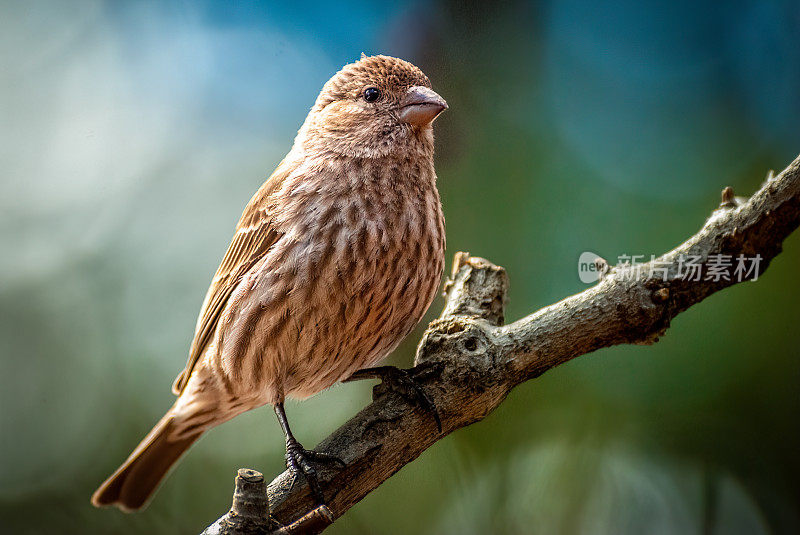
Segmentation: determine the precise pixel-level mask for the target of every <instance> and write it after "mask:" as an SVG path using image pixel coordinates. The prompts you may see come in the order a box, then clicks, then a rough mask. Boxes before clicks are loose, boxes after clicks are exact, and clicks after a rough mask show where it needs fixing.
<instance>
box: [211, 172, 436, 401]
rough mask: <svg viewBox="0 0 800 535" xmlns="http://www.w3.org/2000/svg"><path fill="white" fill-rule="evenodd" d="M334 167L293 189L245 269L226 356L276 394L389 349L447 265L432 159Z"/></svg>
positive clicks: (331, 379) (324, 380) (320, 381)
mask: <svg viewBox="0 0 800 535" xmlns="http://www.w3.org/2000/svg"><path fill="white" fill-rule="evenodd" d="M427 170H429V173H430V176H421V175H422V173H423V171H427ZM341 173H344V176H343V175H342V174H341ZM347 173H361V176H348V174H347ZM364 173H367V174H368V175H367V178H366V179H365V177H364ZM414 173H416V174H414ZM327 179H328V180H329V181H330V182H327V183H325V182H322V181H319V180H316V183H314V182H315V181H314V180H311V181H308V180H307V181H305V182H303V183H300V184H297V185H296V186H294V187H293V188H292V187H287V188H286V189H285V191H284V193H285V194H286V197H285V198H284V199H282V201H283V204H282V206H281V207H280V209H279V210H280V215H281V217H280V218H279V224H280V227H279V230H280V233H281V238H280V239H279V240H278V241H277V242H276V243H275V245H274V246H273V247H272V248H271V249H270V251H269V252H268V253H267V255H266V256H265V258H264V260H263V261H262V262H261V263H260V264H259V266H258V268H257V270H256V271H255V272H254V273H252V274H251V276H250V277H249V278H248V280H247V281H245V282H246V283H247V284H248V285H249V286H248V288H249V289H248V290H247V296H246V298H245V299H244V300H243V302H242V303H241V305H240V306H239V307H238V310H236V311H233V314H235V318H234V319H233V321H232V322H230V325H231V331H232V333H235V334H234V335H233V336H225V337H224V338H227V339H228V340H231V341H232V343H225V344H224V345H223V348H222V351H223V355H222V356H223V361H227V362H228V364H229V366H230V368H231V369H232V370H234V369H236V370H239V373H240V374H243V375H244V376H245V377H243V378H242V377H240V378H238V379H240V380H241V379H244V380H250V381H253V382H256V383H258V384H260V385H263V387H264V388H265V390H266V391H268V392H270V397H271V400H272V398H274V399H278V398H282V397H283V396H286V395H292V396H294V397H306V396H308V395H311V394H314V393H316V392H318V391H320V390H322V389H324V388H327V387H329V386H331V385H332V384H333V383H335V382H336V381H339V380H341V379H342V378H344V377H346V376H348V375H349V374H351V373H352V372H354V371H356V370H358V369H360V368H363V367H366V366H369V365H371V364H373V363H374V362H375V361H377V360H379V359H380V358H382V357H384V356H386V354H387V353H389V352H390V351H391V350H392V349H394V348H395V347H396V346H397V344H398V343H399V342H400V341H401V340H402V339H403V338H404V337H405V336H406V335H407V334H408V333H409V332H410V330H411V329H413V327H414V326H415V325H416V324H417V323H418V322H419V320H420V319H421V318H422V316H423V315H424V313H425V311H426V310H427V308H428V306H429V305H430V303H431V301H432V300H433V298H434V296H435V294H436V290H437V288H438V286H439V282H440V278H441V273H442V270H443V267H444V246H445V242H444V239H445V238H444V219H443V216H442V211H441V205H440V201H439V195H438V192H437V191H436V187H435V176H434V175H433V169H432V166H430V167H429V168H427V169H426V168H421V166H414V165H411V166H410V167H408V168H398V167H389V168H381V169H372V170H370V169H365V168H364V167H363V166H362V167H360V168H358V169H352V168H344V169H343V170H340V174H338V175H337V174H336V173H330V176H328V177H327Z"/></svg>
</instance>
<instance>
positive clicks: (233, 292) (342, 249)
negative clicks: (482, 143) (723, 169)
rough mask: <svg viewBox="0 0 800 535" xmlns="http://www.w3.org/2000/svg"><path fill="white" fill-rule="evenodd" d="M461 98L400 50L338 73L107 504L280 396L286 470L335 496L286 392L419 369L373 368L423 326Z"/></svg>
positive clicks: (103, 495) (151, 482)
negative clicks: (436, 130) (454, 106)
mask: <svg viewBox="0 0 800 535" xmlns="http://www.w3.org/2000/svg"><path fill="white" fill-rule="evenodd" d="M447 108H448V105H447V102H446V101H445V100H444V99H443V98H442V97H441V96H440V95H439V94H437V93H436V92H435V91H434V90H433V89H432V87H431V83H430V80H429V79H428V77H427V76H426V75H425V74H424V73H423V72H422V71H421V70H420V69H419V68H418V67H416V66H415V65H413V64H412V63H410V62H408V61H405V60H402V59H399V58H395V57H391V56H386V55H376V56H366V55H364V54H362V56H361V58H360V59H359V60H357V61H355V62H353V63H350V64H348V65H345V66H344V67H342V69H341V70H339V71H338V72H337V73H336V74H335V75H333V77H331V78H330V79H329V80H328V81H327V82H326V83H325V84H324V86H323V87H322V90H321V92H320V93H319V96H318V97H317V99H316V101H315V103H314V105H313V106H312V107H311V109H310V111H309V113H308V115H307V117H306V119H305V121H304V122H303V124H302V126H301V127H300V129H299V130H298V132H297V136H296V137H295V139H294V143H293V145H292V147H291V150H290V151H289V152H288V154H287V155H286V156H285V158H284V159H283V160H282V161H281V162H280V164H279V165H278V166H277V168H276V169H275V171H274V172H273V173H272V175H270V177H269V178H268V179H267V180H266V181H265V182H264V184H263V185H262V186H261V187H260V188H259V189H258V191H257V192H256V193H255V194H254V195H253V197H252V198H251V199H250V201H249V203H248V204H247V205H246V207H245V209H244V211H243V213H242V216H241V218H240V219H239V222H238V224H237V226H236V229H235V234H234V236H233V238H232V240H231V242H230V245H229V247H228V249H227V252H226V253H225V255H224V257H223V259H222V262H221V263H220V265H219V268H218V269H217V271H216V273H215V275H214V277H213V280H212V282H211V285H210V288H209V289H208V292H207V294H206V296H205V300H204V302H203V305H202V308H201V312H200V314H199V317H198V320H197V324H196V328H195V333H194V338H193V340H192V343H191V346H190V349H189V359H188V362H187V364H186V367H185V369H184V370H183V371H182V372H181V373H180V374H179V375H178V377H177V379H176V380H175V382H174V384H173V388H172V390H173V393H174V394H176V395H177V399H176V400H175V403H174V404H173V405H172V407H171V408H170V409H169V410H168V411H167V413H166V414H165V415H164V417H163V418H162V419H161V420H160V421H159V422H158V423H157V424H156V425H155V426H154V427H153V429H152V430H151V431H150V433H149V434H148V435H147V436H146V437H145V438H144V439H143V440H142V441H141V443H140V444H139V445H138V446H137V447H136V448H135V449H134V450H133V452H132V453H131V454H130V456H129V457H128V458H127V460H125V462H124V463H123V464H122V465H121V466H120V467H119V468H118V469H117V470H116V471H115V472H114V473H113V474H112V475H111V476H110V477H109V478H108V479H107V480H106V481H105V482H104V483H102V485H100V487H99V488H98V489H97V491H96V492H95V493H94V494H93V496H92V499H91V501H92V503H93V504H94V505H95V506H97V507H101V506H116V507H118V508H119V509H121V510H122V511H125V512H131V511H135V510H137V509H141V508H142V507H144V506H145V505H147V503H148V502H149V500H150V498H151V496H152V494H153V493H154V492H155V490H156V489H157V487H158V486H159V484H160V482H161V481H162V480H163V478H164V477H165V476H166V474H167V473H168V472H169V470H170V469H171V467H172V466H173V465H174V464H175V463H176V462H177V461H178V459H179V458H180V457H181V456H182V455H183V454H184V453H185V452H186V450H188V449H189V447H190V446H191V445H192V444H193V443H194V442H196V441H197V439H198V438H199V437H200V436H201V435H202V434H203V433H205V432H206V431H208V430H209V429H211V428H213V427H215V426H217V425H220V424H222V423H223V422H225V421H228V420H230V419H231V418H233V417H235V416H237V415H239V414H241V413H243V412H245V411H248V410H252V409H255V408H258V407H262V406H264V405H267V404H269V405H272V407H273V409H274V411H275V414H276V416H277V419H278V422H279V424H280V427H281V429H282V431H283V434H284V439H285V442H286V465H287V468H288V469H289V470H290V471H291V472H292V473H293V474H294V475H295V480H296V479H297V477H303V478H305V480H306V481H307V483H308V485H309V487H310V490H311V491H312V493H313V494H314V496H315V498H316V499H317V501H319V502H324V496H323V495H322V492H321V490H320V487H319V484H318V482H317V478H316V470H315V468H314V463H328V462H334V463H337V464H344V463H343V462H342V461H341V460H340V459H336V458H335V457H331V456H330V455H326V454H323V453H318V452H314V451H313V450H307V449H305V448H304V447H303V446H302V445H301V444H300V443H299V442H298V441H297V439H296V438H295V436H294V434H293V432H292V430H291V428H290V426H289V422H288V419H287V416H286V412H285V409H284V402H285V400H286V399H287V398H289V399H305V398H308V397H309V396H312V395H314V394H317V393H319V392H321V391H323V390H325V389H327V388H329V387H331V386H333V385H334V384H336V383H337V382H340V381H347V380H355V379H361V378H383V379H385V380H387V381H388V380H390V379H392V377H394V378H395V379H397V378H398V377H399V378H400V379H401V380H400V381H399V382H400V383H403V382H404V381H405V382H406V383H407V382H408V381H409V375H408V374H407V373H405V370H399V369H397V368H394V367H391V366H374V365H375V364H377V363H378V362H379V361H381V360H382V359H384V358H385V357H386V356H387V355H388V354H389V353H390V352H391V351H393V350H394V349H395V348H396V347H397V346H398V345H399V343H400V342H401V341H402V340H403V339H404V338H405V337H406V336H407V335H408V334H409V333H410V332H411V331H412V329H413V328H414V327H415V326H416V325H417V324H418V323H419V322H420V320H421V319H422V317H423V315H424V314H425V312H426V311H427V309H428V307H429V306H430V304H431V302H432V301H433V299H434V297H435V296H436V294H437V291H438V288H439V285H440V282H441V277H442V272H443V268H444V251H445V224H444V215H443V212H442V206H441V200H440V196H439V192H438V189H437V186H436V181H437V177H436V172H435V170H434V158H433V154H434V135H433V122H434V120H435V119H436V118H437V117H438V116H439V115H440V114H441V113H442V112H443V111H444V110H445V109H447ZM411 381H412V382H413V380H411ZM412 387H414V388H416V389H417V394H415V395H414V396H415V397H416V399H418V400H419V401H420V403H422V405H423V406H429V405H430V403H429V401H430V400H429V398H427V396H426V394H425V393H424V391H423V390H421V387H419V385H413V384H412ZM434 410H435V407H434ZM434 414H435V413H434ZM436 418H437V424H438V425H439V427H440V428H441V424H440V422H439V420H438V416H436Z"/></svg>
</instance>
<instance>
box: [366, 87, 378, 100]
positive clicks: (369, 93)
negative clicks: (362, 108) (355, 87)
mask: <svg viewBox="0 0 800 535" xmlns="http://www.w3.org/2000/svg"><path fill="white" fill-rule="evenodd" d="M380 96H381V91H380V89H378V88H377V87H368V88H366V89H365V90H364V100H366V101H367V102H375V101H376V100H378V97H380Z"/></svg>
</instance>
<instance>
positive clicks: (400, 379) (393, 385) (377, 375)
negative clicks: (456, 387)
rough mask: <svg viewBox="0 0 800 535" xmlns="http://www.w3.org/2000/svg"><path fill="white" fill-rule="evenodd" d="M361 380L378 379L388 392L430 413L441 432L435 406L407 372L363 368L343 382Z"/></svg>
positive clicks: (402, 370) (388, 367)
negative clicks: (396, 394) (395, 393)
mask: <svg viewBox="0 0 800 535" xmlns="http://www.w3.org/2000/svg"><path fill="white" fill-rule="evenodd" d="M361 379H380V380H381V382H382V383H383V385H385V386H386V387H387V388H388V389H389V390H391V391H393V392H397V393H398V394H400V395H401V396H403V398H405V399H406V400H408V401H410V402H412V403H415V404H417V405H418V406H420V407H421V408H422V409H423V410H425V411H426V412H428V413H430V414H431V416H433V419H434V421H436V428H437V429H438V430H439V432H440V433H441V432H442V420H441V419H440V418H439V411H438V410H437V409H436V404H435V403H434V402H433V400H432V399H431V398H430V396H428V394H426V393H425V390H423V389H422V386H420V384H419V383H418V382H417V381H415V380H414V379H413V378H412V377H411V374H410V373H408V370H404V369H402V368H397V367H395V366H377V367H375V368H364V369H363V370H358V371H357V372H355V373H354V374H353V375H351V376H350V377H348V378H347V379H345V380H344V381H343V382H349V381H360V380H361Z"/></svg>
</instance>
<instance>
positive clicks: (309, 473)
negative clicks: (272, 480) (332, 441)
mask: <svg viewBox="0 0 800 535" xmlns="http://www.w3.org/2000/svg"><path fill="white" fill-rule="evenodd" d="M311 463H319V464H338V465H339V466H340V467H342V468H344V467H345V466H347V465H346V464H345V462H344V461H343V460H341V459H340V458H338V457H336V456H335V455H331V454H329V453H320V452H316V451H314V450H307V449H305V448H304V447H303V446H301V445H300V443H299V442H297V440H295V439H293V438H292V439H290V440H287V441H286V468H288V469H289V470H290V471H291V472H292V484H291V487H290V489H293V488H294V485H295V483H297V478H298V477H299V476H300V474H302V475H303V477H304V478H305V480H306V481H307V482H308V486H309V488H310V489H311V494H313V495H314V499H315V500H316V501H317V503H319V504H324V503H325V496H324V495H323V494H322V489H321V488H320V486H319V481H318V480H317V469H316V468H314V466H313V465H312V464H311Z"/></svg>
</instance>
